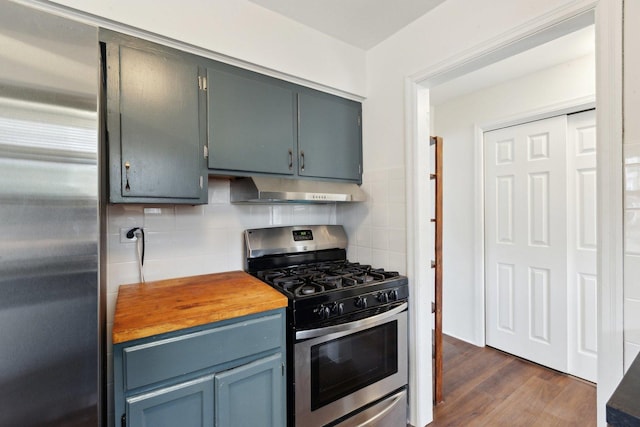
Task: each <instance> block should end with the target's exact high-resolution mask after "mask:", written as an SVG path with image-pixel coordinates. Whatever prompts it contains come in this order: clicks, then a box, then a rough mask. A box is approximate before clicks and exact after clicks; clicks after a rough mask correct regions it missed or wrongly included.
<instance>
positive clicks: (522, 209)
mask: <svg viewBox="0 0 640 427" xmlns="http://www.w3.org/2000/svg"><path fill="white" fill-rule="evenodd" d="M566 128H567V122H566V117H565V116H561V117H554V118H551V119H546V120H541V121H536V122H531V123H526V124H523V125H519V126H512V127H509V128H504V129H499V130H495V131H491V132H486V133H485V210H486V211H485V221H486V225H485V260H486V266H485V272H486V273H485V274H486V341H487V345H490V346H493V347H496V348H499V349H501V350H504V351H506V352H508V353H512V354H515V355H517V356H520V357H523V358H526V359H529V360H532V361H534V362H536V363H540V364H542V365H546V366H549V367H551V368H553V369H557V370H560V371H565V372H566V370H567V321H566V313H567V286H566V277H567V267H566V243H567V237H566V229H565V222H566V203H565V200H566V192H567V190H566Z"/></svg>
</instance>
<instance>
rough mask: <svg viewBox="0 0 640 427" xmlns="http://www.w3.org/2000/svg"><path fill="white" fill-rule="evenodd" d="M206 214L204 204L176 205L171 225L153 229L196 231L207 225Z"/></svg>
mask: <svg viewBox="0 0 640 427" xmlns="http://www.w3.org/2000/svg"><path fill="white" fill-rule="evenodd" d="M207 215H208V212H207V210H206V205H197V206H182V205H181V206H176V207H175V218H174V223H173V225H172V226H171V225H170V224H167V227H164V228H160V227H158V228H156V229H154V230H153V231H173V230H183V231H184V230H193V231H198V230H200V229H201V228H203V227H207V226H208V225H209V223H208V218H207Z"/></svg>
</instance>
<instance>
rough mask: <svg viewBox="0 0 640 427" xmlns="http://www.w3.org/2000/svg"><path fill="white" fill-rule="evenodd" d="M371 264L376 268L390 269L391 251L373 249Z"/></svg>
mask: <svg viewBox="0 0 640 427" xmlns="http://www.w3.org/2000/svg"><path fill="white" fill-rule="evenodd" d="M370 264H371V265H372V266H374V267H375V268H384V269H389V252H388V251H384V250H380V249H372V250H371V262H370Z"/></svg>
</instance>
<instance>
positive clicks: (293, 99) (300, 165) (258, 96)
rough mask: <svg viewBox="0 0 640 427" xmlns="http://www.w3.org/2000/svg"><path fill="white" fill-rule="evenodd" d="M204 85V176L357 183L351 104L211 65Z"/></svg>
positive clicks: (355, 113)
mask: <svg viewBox="0 0 640 427" xmlns="http://www.w3.org/2000/svg"><path fill="white" fill-rule="evenodd" d="M207 79H208V82H207V86H208V87H207V118H208V120H207V123H208V131H209V132H208V138H209V168H210V172H211V173H212V174H219V175H224V174H229V175H240V176H246V175H251V174H261V175H267V174H268V175H276V176H284V177H292V176H295V177H302V178H315V179H328V180H340V181H352V182H357V183H360V182H361V176H362V132H361V114H362V106H361V104H360V103H359V102H355V101H350V100H348V99H345V98H341V97H338V96H334V95H330V94H327V93H322V92H319V91H316V90H312V89H308V88H305V87H302V86H299V85H295V84H293V83H288V82H285V81H282V80H278V79H275V78H271V77H268V76H264V75H261V74H258V73H254V72H251V71H248V70H243V69H240V68H237V67H233V66H230V65H226V64H220V63H218V62H214V61H209V62H208V65H207Z"/></svg>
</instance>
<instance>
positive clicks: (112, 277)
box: [107, 262, 140, 293]
mask: <svg viewBox="0 0 640 427" xmlns="http://www.w3.org/2000/svg"><path fill="white" fill-rule="evenodd" d="M107 278H108V279H107V293H109V292H118V288H119V287H120V285H127V284H130V283H139V282H140V272H139V270H138V263H137V262H125V263H117V264H109V265H108V267H107Z"/></svg>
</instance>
